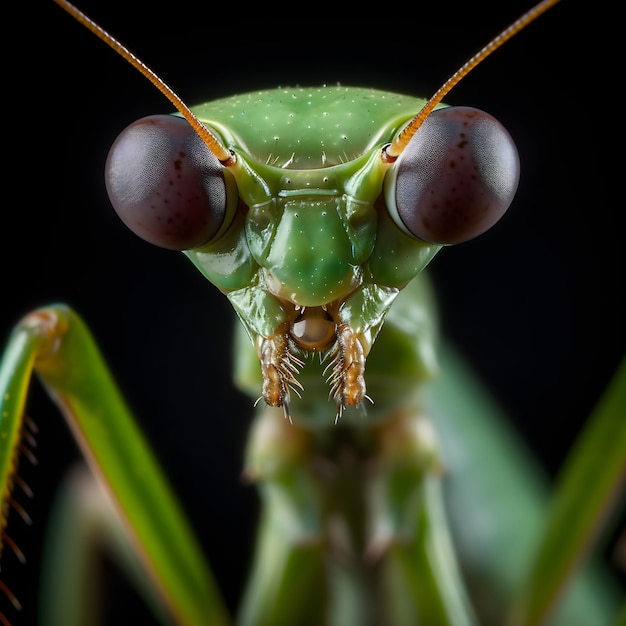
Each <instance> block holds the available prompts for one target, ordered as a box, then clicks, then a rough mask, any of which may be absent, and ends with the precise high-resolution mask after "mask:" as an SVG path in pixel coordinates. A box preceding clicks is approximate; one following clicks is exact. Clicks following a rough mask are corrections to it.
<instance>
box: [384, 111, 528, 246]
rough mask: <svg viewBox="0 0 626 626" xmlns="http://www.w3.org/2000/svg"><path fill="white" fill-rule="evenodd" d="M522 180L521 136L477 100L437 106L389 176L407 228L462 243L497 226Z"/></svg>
mask: <svg viewBox="0 0 626 626" xmlns="http://www.w3.org/2000/svg"><path fill="white" fill-rule="evenodd" d="M518 182H519V156H518V153H517V148H516V147H515V144H514V143H513V140H512V138H511V136H510V135H509V133H508V132H507V131H506V129H505V128H504V126H502V124H500V122H498V120H496V119H495V118H494V117H492V116H491V115H488V114H487V113H484V112H483V111H479V110H478V109H473V108H470V107H449V108H446V109H439V110H437V111H434V112H433V113H432V114H431V115H430V116H429V117H428V119H427V120H426V121H425V122H424V124H423V125H422V127H421V128H420V129H419V130H418V131H417V132H416V133H415V135H414V136H413V138H412V139H411V141H410V142H409V144H408V146H407V147H406V148H405V150H404V152H403V153H402V154H401V155H400V157H399V158H398V160H397V161H396V163H394V164H393V166H392V167H391V169H390V170H389V172H388V173H387V178H386V180H385V198H386V201H387V206H388V208H389V212H390V213H391V214H392V216H393V217H394V219H395V221H396V223H397V224H398V226H400V228H402V229H403V230H404V231H405V232H407V233H409V234H411V235H413V236H414V237H418V238H419V239H423V240H424V241H427V242H429V243H437V244H454V243H460V242H462V241H467V240H468V239H472V238H474V237H477V236H478V235H480V234H482V233H484V232H485V231H486V230H488V229H489V228H491V227H492V226H493V225H494V224H495V223H496V222H497V221H498V220H499V219H500V218H501V217H502V215H503V214H504V213H505V211H506V210H507V209H508V208H509V205H510V204H511V202H512V201H513V197H514V195H515V192H516V190H517V184H518Z"/></svg>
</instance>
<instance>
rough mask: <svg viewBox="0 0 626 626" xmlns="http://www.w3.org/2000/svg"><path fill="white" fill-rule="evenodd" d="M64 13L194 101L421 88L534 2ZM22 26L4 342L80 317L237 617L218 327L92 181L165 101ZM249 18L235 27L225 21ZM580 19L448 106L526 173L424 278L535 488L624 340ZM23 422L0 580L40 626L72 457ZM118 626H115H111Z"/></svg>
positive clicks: (45, 408) (166, 256)
mask: <svg viewBox="0 0 626 626" xmlns="http://www.w3.org/2000/svg"><path fill="white" fill-rule="evenodd" d="M80 6H81V8H83V10H85V11H86V12H87V13H88V14H89V15H90V16H91V17H93V18H94V19H95V20H96V21H98V22H99V23H100V24H101V25H102V26H103V27H105V28H107V29H109V30H110V31H111V32H112V33H113V34H114V35H115V36H116V37H118V38H119V39H120V40H121V41H123V42H124V43H125V44H126V45H127V46H128V47H129V48H131V49H132V50H133V51H134V52H135V53H136V54H138V55H139V56H140V57H141V58H142V59H143V60H144V61H145V62H146V63H147V64H149V65H150V66H151V67H152V68H153V69H154V70H155V71H156V72H157V73H158V74H160V75H161V76H162V77H163V78H164V79H165V80H166V81H167V82H168V83H169V84H170V85H171V86H172V87H173V88H174V89H175V90H176V91H177V92H178V93H179V94H180V95H181V96H182V97H183V98H184V99H185V100H186V101H187V102H188V103H189V104H195V103H198V102H202V101H206V100H210V99H214V98H217V97H221V96H226V95H230V94H232V93H236V92H244V91H251V90H254V89H257V88H268V87H277V86H281V85H282V86H285V85H295V84H299V85H314V86H315V85H320V84H324V83H326V84H334V83H337V82H339V83H342V84H346V85H361V86H374V87H379V88H385V89H389V90H393V91H399V92H403V93H408V94H412V95H418V96H428V95H430V94H431V93H432V92H433V91H434V90H435V89H436V88H437V87H438V86H439V85H440V84H441V83H442V82H443V81H444V80H445V79H446V78H447V77H448V76H449V75H450V74H451V73H452V72H453V71H454V70H455V69H456V68H457V67H458V66H459V65H460V64H461V63H462V62H463V61H465V60H466V59H467V58H468V57H469V56H470V55H471V54H473V52H475V51H476V50H477V49H478V48H479V47H480V46H481V45H482V44H484V43H485V42H486V41H487V40H488V39H489V38H490V37H491V36H493V35H494V34H495V33H497V32H498V31H499V30H500V29H501V28H503V27H504V26H506V25H507V24H508V23H509V22H511V21H512V20H513V19H515V18H516V17H517V16H518V15H519V14H521V13H522V12H523V11H524V10H526V9H527V8H528V7H529V3H527V2H523V1H517V0H516V1H514V2H508V3H506V5H505V4H500V5H499V6H497V8H492V7H495V6H496V5H494V4H493V3H485V2H482V3H481V2H476V3H467V2H447V3H435V5H430V6H427V7H422V8H420V9H419V10H414V11H413V12H411V13H410V14H409V13H406V12H404V11H402V10H397V9H389V10H387V9H385V8H382V7H375V9H376V11H375V12H374V10H372V9H370V10H369V11H371V12H370V13H368V14H363V15H359V20H360V21H357V20H356V19H351V18H350V17H347V18H346V17H345V16H344V19H341V20H339V19H338V18H339V17H340V16H338V15H335V14H334V7H333V6H330V5H324V6H318V7H312V6H306V7H302V6H298V7H295V6H293V7H289V8H284V7H279V6H278V5H277V6H275V7H274V8H273V9H272V12H273V14H274V17H273V18H272V17H268V13H267V12H266V11H267V10H268V9H267V8H266V7H259V13H261V12H263V13H264V14H263V15H260V14H259V15H257V14H256V13H255V12H251V13H247V14H246V12H247V11H256V9H254V8H253V9H250V8H246V9H244V7H243V5H230V6H226V7H225V11H226V13H225V14H224V15H223V16H222V17H220V18H218V17H217V14H218V13H220V14H221V10H220V11H218V10H217V9H216V8H215V7H214V6H213V5H212V4H211V3H207V4H206V5H200V4H199V3H196V2H193V1H187V0H179V1H178V2H177V3H175V5H174V6H172V7H168V8H158V7H157V5H156V4H155V3H148V2H143V1H139V2H132V3H129V2H121V1H111V2H106V3H104V2H95V1H87V0H85V1H84V2H81V3H80ZM29 10H30V11H32V13H31V14H30V15H23V16H19V17H17V18H16V19H15V22H13V21H10V22H9V23H8V24H7V25H6V28H9V29H10V28H13V27H15V28H16V29H17V30H19V31H20V32H21V33H22V41H23V43H22V44H21V46H20V47H19V48H18V49H16V50H15V51H14V52H13V53H12V55H11V60H10V63H8V69H7V72H6V74H7V77H8V81H9V84H10V87H11V92H12V93H11V97H10V99H8V100H7V99H5V127H6V128H7V135H6V137H8V138H9V139H5V141H7V144H9V145H10V147H9V145H7V144H5V150H6V151H7V153H5V156H7V157H8V163H9V164H8V167H9V168H10V169H9V171H8V173H5V185H6V187H8V188H9V189H12V191H13V193H12V194H11V195H10V196H9V197H10V198H11V199H10V200H5V202H4V206H3V209H2V214H3V219H2V222H1V224H2V227H1V230H0V235H1V245H0V254H1V260H0V277H1V285H2V292H1V293H2V295H1V296H0V298H1V300H0V301H1V307H0V332H1V333H2V336H3V337H6V335H7V334H8V331H9V329H10V327H11V326H12V325H13V324H14V323H15V322H16V321H17V319H18V318H19V317H20V316H21V315H22V314H23V313H25V312H27V311H28V310H30V309H32V308H33V307H36V306H39V305H41V304H46V303H49V302H52V301H65V302H68V303H70V304H72V305H73V306H74V307H75V308H76V309H77V310H78V311H79V312H81V313H82V314H83V315H84V316H85V318H86V319H87V320H88V321H89V323H90V325H91V327H92V329H93V331H94V332H95V334H96V336H97V337H98V338H99V340H100V341H101V344H102V346H103V349H104V352H105V354H106V355H107V357H108V359H109V362H110V363H111V365H112V368H113V370H114V371H115V373H116V375H117V377H118V379H119V380H120V381H121V385H122V388H123V389H124V391H125V393H126V395H127V397H128V399H129V401H130V403H131V405H132V406H133V407H135V409H136V411H137V414H138V416H139V419H140V422H141V424H142V428H143V429H144V430H145V432H146V433H147V435H148V437H149V438H150V440H151V441H152V442H153V446H154V448H155V450H156V452H157V454H158V456H159V457H160V458H162V459H163V464H164V466H165V467H166V470H167V472H168V474H169V475H170V477H171V479H172V482H173V483H174V485H175V487H176V489H177V490H178V491H179V492H180V495H181V498H182V501H183V503H184V506H185V508H186V510H187V511H188V513H189V516H190V517H191V519H192V520H193V524H194V526H195V527H196V529H197V531H198V534H199V536H200V538H201V542H202V544H203V546H204V548H205V550H206V553H207V555H208V557H209V559H210V561H211V563H212V564H213V566H214V568H215V570H216V572H217V576H218V578H219V580H220V581H221V583H222V585H223V587H224V589H225V593H226V597H227V600H228V602H229V604H231V605H234V604H235V603H236V598H237V594H238V592H239V590H240V586H241V581H242V580H243V578H244V574H245V571H246V569H247V566H248V562H247V559H248V555H249V553H250V548H251V544H252V530H251V528H252V523H253V522H254V519H255V515H256V509H255V504H256V501H255V495H254V491H253V489H251V488H250V487H246V486H243V485H242V484H241V482H240V480H239V473H240V469H241V464H242V455H243V447H244V443H245V437H246V430H247V427H248V424H249V415H250V412H251V400H250V399H249V398H247V397H243V396H241V395H240V394H239V393H237V392H236V391H235V390H234V389H233V388H232V385H231V383H230V379H229V372H230V367H231V354H230V344H229V341H228V337H229V335H230V331H231V328H232V325H233V323H234V320H233V317H234V316H233V315H232V314H231V311H230V306H229V305H228V303H227V302H226V300H225V298H223V297H222V296H221V295H220V294H219V293H218V292H217V290H216V289H215V288H213V287H212V286H211V285H210V284H208V283H207V282H206V281H205V280H204V279H203V278H202V277H201V276H200V274H199V273H198V272H197V271H196V270H195V269H194V268H193V267H192V266H191V264H190V263H189V262H188V261H187V260H186V259H185V258H184V257H183V256H182V255H179V254H177V253H175V252H169V251H165V250H160V249H157V248H154V247H151V246H150V245H149V244H147V243H144V242H143V241H141V240H140V239H138V238H137V237H136V236H135V235H133V234H132V233H130V231H128V230H127V229H126V228H125V227H124V226H123V225H122V223H121V222H120V221H119V220H118V218H117V217H116V216H115V214H114V213H113V211H112V209H111V208H110V205H109V202H108V200H107V198H106V195H105V191H104V183H103V176H102V170H103V164H104V160H105V158H106V154H107V150H108V147H109V146H110V144H111V143H112V141H113V140H114V138H115V136H116V135H117V133H118V132H119V131H120V130H121V129H122V128H124V127H125V126H126V125H127V124H129V123H130V122H132V121H134V120H135V119H137V118H139V117H141V116H143V115H147V114H150V113H155V112H168V111H170V110H171V107H170V105H169V103H168V102H167V101H165V99H164V98H163V96H161V95H160V94H159V93H158V92H157V91H156V90H155V89H154V88H153V87H152V86H151V85H150V84H149V83H148V82H147V81H146V80H145V79H144V78H142V77H141V76H140V75H139V74H137V73H136V71H135V70H133V69H132V68H131V67H130V66H129V65H127V64H126V63H125V62H124V61H122V60H121V59H120V58H119V57H117V56H116V55H115V54H114V53H113V52H112V51H110V50H109V49H108V48H106V46H105V45H104V44H103V43H101V42H100V41H99V40H97V39H96V38H95V37H94V36H93V35H92V34H90V33H88V32H87V31H86V30H85V29H84V28H83V27H81V26H79V25H78V24H77V23H76V22H74V21H73V20H72V19H71V18H70V17H69V16H68V15H66V14H65V13H64V12H63V11H62V10H61V9H60V8H59V7H57V6H56V5H54V4H53V3H52V2H49V3H37V4H33V5H32V6H31V7H29ZM590 12H591V11H587V13H590ZM242 17H245V18H248V19H249V20H250V21H245V22H243V23H239V20H240V18H242ZM282 18H284V19H282ZM595 19H596V18H594V16H593V15H588V14H586V15H582V14H579V13H578V8H577V6H576V3H573V2H563V3H562V4H561V5H558V6H557V7H556V8H554V9H552V10H551V11H549V12H548V13H547V14H546V15H544V16H543V17H541V18H540V20H539V21H538V22H536V23H534V24H532V25H531V26H530V27H528V29H527V30H526V31H524V32H523V33H521V34H520V35H518V36H517V37H516V38H514V39H513V40H512V41H511V42H509V43H507V44H506V45H505V47H504V48H503V49H501V50H499V51H498V52H497V53H496V54H495V55H494V56H493V57H491V58H489V59H488V60H487V61H485V62H484V64H483V65H482V66H481V67H479V68H478V69H476V70H474V72H472V73H471V74H470V75H469V76H468V77H467V78H466V79H465V80H464V82H462V83H461V84H460V85H458V86H457V87H456V88H455V89H454V91H453V92H452V93H451V94H450V95H449V96H448V97H447V98H446V101H447V102H449V103H451V104H467V105H471V106H476V107H478V108H482V109H485V110H487V111H489V112H490V113H492V114H493V115H495V116H496V117H497V118H499V119H500V120H501V121H502V122H503V123H504V125H505V126H507V128H508V129H509V131H510V132H511V134H512V135H513V137H514V139H515V140H516V142H517V145H518V148H519V151H520V157H521V162H522V178H521V183H520V189H519V192H518V195H517V197H516V200H515V202H514V204H513V206H512V207H511V209H510V211H509V213H508V214H507V215H506V216H505V218H504V219H503V220H502V222H501V223H499V224H498V225H497V226H496V227H495V228H493V229H492V230H491V231H490V232H489V233H487V234H485V235H484V236H482V237H480V238H478V239H477V240H475V241H473V242H469V243H466V244H463V245H460V246H457V247H455V248H451V249H449V250H446V251H444V253H442V254H441V255H440V256H439V257H438V258H437V259H436V260H435V261H434V262H433V264H432V273H433V274H434V276H435V278H436V280H437V285H438V289H439V293H440V297H441V308H442V325H443V328H444V331H445V332H446V333H447V334H448V335H450V336H451V337H452V338H453V339H454V340H455V341H456V343H457V344H458V345H459V346H460V347H461V348H462V349H463V350H464V352H465V353H466V354H467V356H468V357H469V358H470V359H471V360H472V362H473V364H474V365H475V368H476V370H477V371H478V372H479V373H480V375H481V376H483V377H484V379H485V380H486V381H487V382H488V384H489V385H490V387H491V388H492V389H493V393H494V395H495V396H496V398H497V399H498V400H499V401H500V402H501V403H502V404H503V405H504V406H505V407H506V409H507V411H508V412H509V414H510V415H511V418H512V420H513V421H514V422H515V424H516V426H517V428H518V429H519V431H520V433H521V435H522V437H524V438H525V439H526V440H527V442H528V444H529V445H530V446H531V447H532V449H533V450H534V451H535V453H536V455H537V456H538V458H539V459H540V462H541V463H542V464H543V466H544V467H545V469H546V471H547V472H548V473H549V474H550V475H552V474H554V472H555V471H556V470H557V468H558V466H559V465H560V463H561V462H562V460H563V458H564V455H565V453H566V451H567V449H568V448H569V446H570V445H571V443H572V441H573V439H574V437H575V435H576V433H577V432H578V430H579V429H580V426H581V424H582V423H583V421H584V419H585V416H586V415H587V414H588V412H589V411H590V409H591V408H592V406H593V404H594V402H595V399H596V398H597V396H598V394H599V393H600V391H601V389H602V388H603V387H604V385H605V384H606V382H607V380H608V378H609V377H610V375H611V373H612V371H613V370H614V369H615V368H616V366H617V363H618V362H619V359H620V358H621V356H622V355H623V354H624V347H625V345H626V342H625V331H624V326H625V325H624V320H625V319H626V306H625V304H624V291H625V288H624V285H625V283H626V280H625V278H626V277H625V271H624V268H625V255H624V244H623V235H622V231H621V230H620V224H621V217H622V216H621V215H620V213H621V211H623V207H622V206H621V205H619V204H616V202H615V201H613V200H611V199H610V198H611V197H612V194H611V193H610V190H611V189H613V190H615V188H616V187H617V184H618V183H617V181H615V180H614V179H612V178H611V177H610V175H609V167H608V162H609V161H608V160H609V156H608V155H605V154H604V153H603V151H602V150H601V147H600V141H601V139H602V135H603V134H604V133H605V132H607V131H606V130H605V129H604V128H603V125H602V124H598V120H599V119H602V115H603V112H604V110H605V108H606V104H605V102H604V101H603V92H604V91H605V89H606V85H603V84H601V80H600V77H599V73H598V72H597V71H596V68H597V67H599V65H600V63H601V62H602V63H606V59H604V58H603V59H602V61H601V60H600V55H601V51H598V50H596V51H594V50H590V49H589V48H587V46H586V45H585V43H584V42H585V38H586V37H588V36H589V34H590V33H593V32H594V30H595V28H596V25H595V23H594V20H595ZM35 26H36V28H35ZM37 33H38V34H37ZM585 33H587V34H585ZM27 50H28V53H27ZM583 59H584V60H585V63H584V64H583V63H582V61H583ZM585 67H586V68H589V71H588V72H585V70H584V68H585ZM13 137H15V139H13ZM7 148H9V149H8V150H7ZM5 167H6V166H5ZM5 172H6V171H5ZM31 413H32V414H33V417H34V418H35V420H36V422H37V425H38V427H39V430H40V434H39V436H38V443H39V446H38V450H37V456H38V459H39V465H38V468H28V467H26V466H25V467H24V470H23V474H24V475H25V476H26V478H27V479H28V481H29V483H30V484H31V486H32V488H33V489H34V491H35V493H36V495H35V499H34V501H33V502H32V503H28V505H27V508H28V511H29V513H30V515H31V516H32V517H33V519H34V522H33V526H32V527H31V528H28V529H24V528H22V524H21V522H19V520H16V519H15V521H14V520H12V524H11V526H10V533H11V535H12V536H14V537H15V538H16V539H17V540H18V541H19V543H20V547H21V548H22V550H23V551H24V552H25V553H26V555H27V558H28V563H27V565H26V566H19V567H16V566H15V565H11V561H10V559H9V557H8V556H7V559H6V561H7V562H6V565H5V570H4V571H3V574H4V575H5V578H6V579H7V580H8V581H9V582H11V577H14V578H13V580H14V581H15V582H11V584H12V588H13V589H14V590H15V591H16V592H17V593H18V594H19V595H20V598H21V600H22V601H23V603H24V604H25V605H26V606H25V609H24V611H23V612H22V618H23V620H24V621H23V622H22V623H24V624H31V623H32V619H33V617H32V612H31V609H32V608H33V607H34V606H35V603H36V600H35V599H34V595H33V594H34V589H35V587H36V585H37V577H36V574H37V565H38V558H39V550H40V540H41V535H42V532H43V529H44V527H45V521H46V511H47V507H48V506H49V503H50V500H51V498H52V496H53V489H54V485H55V484H56V483H57V482H58V481H59V480H60V476H61V475H62V473H63V471H64V469H65V468H67V466H68V465H69V464H70V463H71V461H72V460H73V459H74V457H75V454H76V453H75V448H74V444H73V443H72V441H71V439H70V436H69V434H68V431H67V429H66V427H65V425H64V424H63V423H62V422H61V420H59V419H57V416H56V413H55V411H54V410H53V409H52V408H51V407H50V405H49V404H48V403H47V402H45V401H44V400H43V399H42V398H41V397H40V396H39V394H36V395H35V397H34V399H33V402H32V409H31ZM606 552H607V553H608V548H607V549H606ZM13 567H15V570H14V572H13V574H12V573H11V572H10V571H9V568H13ZM68 592H70V590H68ZM11 614H13V613H12V612H11ZM126 615H127V617H128V619H129V622H130V621H132V619H133V617H132V613H131V612H130V611H127V612H126ZM112 619H113V618H112ZM114 619H115V622H116V623H117V624H121V623H126V622H125V618H124V617H123V615H117V614H115V618H114ZM14 623H15V624H19V623H20V619H17V618H16V619H15V620H14Z"/></svg>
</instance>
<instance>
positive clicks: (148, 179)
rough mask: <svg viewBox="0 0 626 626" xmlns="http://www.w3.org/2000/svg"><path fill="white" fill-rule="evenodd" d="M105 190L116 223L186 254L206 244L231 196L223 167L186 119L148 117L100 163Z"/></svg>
mask: <svg viewBox="0 0 626 626" xmlns="http://www.w3.org/2000/svg"><path fill="white" fill-rule="evenodd" d="M105 182H106V189H107V192H108V194H109V198H110V200H111V204H112V205H113V208H114V209H115V211H116V212H117V214H118V215H119V217H120V218H121V219H122V221H123V222H124V223H125V224H126V225H127V226H128V227H129V228H130V229H131V230H132V231H133V232H134V233H135V234H136V235H139V237H141V238H142V239H145V240H146V241H148V242H150V243H153V244H155V245H157V246H160V247H162V248H169V249H172V250H187V249H189V248H195V247H198V246H200V245H202V244H204V243H207V242H208V241H210V240H211V239H212V238H213V237H214V236H215V234H216V233H217V231H218V230H219V229H220V226H221V225H222V223H223V221H224V218H225V216H226V213H227V206H228V204H229V203H230V202H231V201H232V198H231V199H229V198H227V195H228V194H229V193H231V194H234V195H236V192H235V191H234V189H233V188H232V186H229V185H227V184H226V180H225V175H224V167H223V166H222V165H221V164H220V162H219V161H218V160H217V158H216V157H215V156H214V155H213V154H212V153H211V152H210V150H209V149H208V148H207V147H206V145H205V144H204V142H203V141H202V140H201V139H200V137H198V135H197V134H196V133H195V132H194V130H193V129H192V128H191V126H190V125H189V124H188V123H187V121H186V120H184V119H183V118H180V117H176V116H173V115H152V116H149V117H144V118H142V119H140V120H137V121H136V122H134V123H133V124H131V125H130V126H128V127H127V128H126V129H125V130H123V131H122V133H121V134H120V135H119V136H118V138H117V139H116V140H115V142H114V143H113V146H112V147H111V150H110V151H109V155H108V157H107V161H106V165H105Z"/></svg>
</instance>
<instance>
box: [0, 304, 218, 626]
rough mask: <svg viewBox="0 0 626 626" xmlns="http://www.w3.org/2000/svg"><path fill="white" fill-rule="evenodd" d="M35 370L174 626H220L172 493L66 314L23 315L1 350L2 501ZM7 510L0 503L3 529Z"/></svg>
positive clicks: (212, 590) (208, 579) (86, 337)
mask: <svg viewBox="0 0 626 626" xmlns="http://www.w3.org/2000/svg"><path fill="white" fill-rule="evenodd" d="M33 370H35V371H36V372H37V374H38V375H39V377H40V378H41V380H42V382H43V383H44V385H45V387H46V388H47V390H48V392H49V394H50V396H51V398H52V399H53V400H54V401H55V402H56V403H57V405H58V406H59V408H60V410H61V412H62V413H63V415H64V416H65V418H66V420H67V422H68V424H69V426H70V428H71V430H72V432H73V433H74V436H75V438H76V441H77V442H78V444H79V446H80V448H81V450H82V452H83V455H84V456H85V458H86V460H87V461H88V463H89V465H90V468H91V470H92V472H93V473H94V474H95V475H96V476H97V477H98V479H99V480H100V481H101V483H102V484H103V485H104V486H105V488H106V489H107V492H108V493H109V495H110V497H111V499H112V501H113V502H114V503H115V507H116V509H117V511H118V513H119V515H120V517H121V519H122V520H123V525H124V527H125V530H126V532H127V534H128V536H129V540H130V542H131V543H132V546H133V550H134V551H135V553H136V555H137V559H138V560H139V562H140V563H141V565H142V568H143V572H144V577H145V578H146V579H147V580H148V581H149V584H150V585H151V587H152V588H153V589H154V595H155V597H158V598H159V599H160V601H161V603H162V606H163V609H164V610H165V611H166V612H167V613H168V614H169V615H170V616H171V619H172V622H173V623H176V624H177V626H183V625H185V626H187V625H189V626H196V625H197V626H206V624H207V623H209V624H212V625H213V624H214V625H216V626H218V625H221V624H227V623H228V619H227V616H226V611H225V609H224V605H223V602H222V600H221V597H220V595H219V592H218V589H217V586H216V584H215V582H214V580H213V577H212V575H211V572H210V571H209V569H208V568H207V566H206V564H205V562H204V560H203V557H202V552H201V550H200V548H199V546H198V544H197V542H196V541H195V539H194V537H193V535H192V533H191V530H190V527H189V525H188V523H187V522H186V520H185V518H184V516H183V514H182V512H181V509H180V506H179V505H178V503H177V501H176V498H175V496H174V494H173V493H172V492H171V490H170V488H169V486H168V485H167V482H166V480H165V478H164V476H163V475H162V473H161V471H160V469H159V467H158V465H157V463H156V461H155V459H154V457H153V455H152V453H151V451H150V449H149V447H148V446H147V444H146V442H145V441H144V439H143V437H142V435H141V433H140V431H139V430H138V428H137V426H136V425H135V422H134V419H133V417H132V415H131V413H130V411H129V409H128V407H127V406H126V404H125V402H124V400H123V398H122V397H121V395H120V394H119V391H118V389H117V387H116V385H115V383H114V381H113V379H112V377H111V375H110V373H109V372H108V370H107V368H106V366H105V364H104V362H103V359H102V357H101V355H100V353H99V350H98V348H97V347H96V345H95V343H94V341H93V338H92V337H91V335H90V333H89V331H88V330H87V328H86V326H85V325H84V323H83V322H82V321H81V319H80V318H79V317H78V316H77V315H76V314H75V313H74V312H73V311H71V310H70V309H69V308H67V307H66V306H63V305H55V306H50V307H47V308H44V309H40V310H38V311H36V312H34V313H31V314H30V315H28V316H26V317H25V318H24V319H23V320H22V321H21V322H20V323H19V324H18V326H17V327H16V328H15V330H14V332H13V334H12V335H11V337H10V340H9V344H8V346H7V348H6V351H5V355H4V359H3V362H2V369H1V370H0V403H1V404H0V420H1V421H0V485H1V487H2V493H3V502H4V501H5V500H6V499H7V498H9V497H10V488H11V486H12V482H13V478H14V473H15V459H16V450H17V449H18V446H19V436H20V432H21V421H22V416H23V414H24V405H25V402H26V396H27V391H28V385H29V382H30V379H31V376H32V372H33ZM6 510H7V509H6V505H5V504H3V507H2V511H3V514H2V524H3V525H4V524H5V523H6ZM0 547H1V546H0ZM59 623H62V621H61V622H59Z"/></svg>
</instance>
